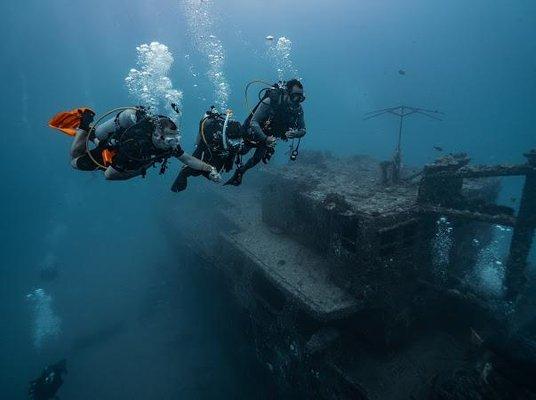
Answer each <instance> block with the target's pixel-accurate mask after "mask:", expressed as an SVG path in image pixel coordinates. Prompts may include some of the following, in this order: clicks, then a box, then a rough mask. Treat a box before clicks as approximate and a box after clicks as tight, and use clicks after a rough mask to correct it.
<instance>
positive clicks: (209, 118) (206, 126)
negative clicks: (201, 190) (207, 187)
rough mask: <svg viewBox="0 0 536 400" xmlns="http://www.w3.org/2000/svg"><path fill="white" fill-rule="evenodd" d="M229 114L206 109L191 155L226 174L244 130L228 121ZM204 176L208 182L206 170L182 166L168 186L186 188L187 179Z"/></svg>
mask: <svg viewBox="0 0 536 400" xmlns="http://www.w3.org/2000/svg"><path fill="white" fill-rule="evenodd" d="M231 115H232V114H231V111H230V110H229V111H227V112H226V113H219V112H218V111H216V109H215V108H214V106H212V107H211V108H210V110H208V111H207V112H206V113H205V115H204V116H203V118H202V119H201V121H200V122H199V132H198V134H197V139H196V142H195V144H196V147H195V150H194V152H193V153H192V155H193V156H194V157H196V158H199V159H200V160H203V161H205V162H208V163H210V165H212V166H214V167H215V168H216V170H217V171H218V172H221V171H225V172H229V171H230V170H231V169H233V162H234V160H235V159H236V157H237V156H238V153H239V152H240V150H241V148H242V144H243V140H242V137H243V131H242V125H241V124H240V122H238V121H236V120H233V119H231ZM199 175H203V176H205V177H206V178H209V179H210V176H209V174H208V173H207V172H205V171H199V170H195V169H193V168H191V167H190V166H188V165H185V166H183V167H182V169H181V171H180V172H179V175H178V176H177V178H176V179H175V182H174V183H173V185H172V186H171V190H172V191H173V192H181V191H183V190H184V189H186V186H187V184H188V177H189V176H199Z"/></svg>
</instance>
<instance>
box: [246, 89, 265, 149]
mask: <svg viewBox="0 0 536 400" xmlns="http://www.w3.org/2000/svg"><path fill="white" fill-rule="evenodd" d="M269 117H270V99H265V100H263V101H262V102H261V104H259V107H257V109H256V110H255V113H254V114H253V116H252V117H251V122H250V124H249V131H250V133H251V135H252V136H253V140H255V141H256V142H260V143H265V142H266V138H267V136H266V135H265V134H264V132H263V130H262V127H261V123H262V122H263V121H266V120H267V119H268V118H269Z"/></svg>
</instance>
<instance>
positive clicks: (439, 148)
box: [434, 146, 443, 151]
mask: <svg viewBox="0 0 536 400" xmlns="http://www.w3.org/2000/svg"><path fill="white" fill-rule="evenodd" d="M434 150H436V151H443V147H439V146H434Z"/></svg>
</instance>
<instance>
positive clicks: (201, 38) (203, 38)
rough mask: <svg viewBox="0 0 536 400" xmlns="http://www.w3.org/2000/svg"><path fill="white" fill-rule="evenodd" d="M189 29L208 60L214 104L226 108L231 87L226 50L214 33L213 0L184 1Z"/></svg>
mask: <svg viewBox="0 0 536 400" xmlns="http://www.w3.org/2000/svg"><path fill="white" fill-rule="evenodd" d="M182 6H183V10H184V14H185V16H186V22H187V24H188V31H189V33H190V36H191V38H192V41H193V44H194V46H195V47H196V49H197V50H198V51H199V52H200V53H201V54H203V55H204V56H205V57H206V58H207V60H208V71H207V75H208V79H209V80H210V82H211V83H212V86H213V88H214V104H215V105H216V106H217V107H218V108H219V109H220V110H225V109H226V108H227V104H228V101H229V95H230V87H229V84H228V82H227V79H226V77H225V74H224V73H223V68H224V65H225V51H224V48H223V44H222V42H221V40H220V39H218V37H217V36H216V35H215V33H214V25H215V24H214V17H213V12H212V10H211V9H212V8H213V6H214V4H213V1H211V0H203V1H199V0H184V1H182Z"/></svg>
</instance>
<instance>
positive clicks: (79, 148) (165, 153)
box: [49, 104, 221, 182]
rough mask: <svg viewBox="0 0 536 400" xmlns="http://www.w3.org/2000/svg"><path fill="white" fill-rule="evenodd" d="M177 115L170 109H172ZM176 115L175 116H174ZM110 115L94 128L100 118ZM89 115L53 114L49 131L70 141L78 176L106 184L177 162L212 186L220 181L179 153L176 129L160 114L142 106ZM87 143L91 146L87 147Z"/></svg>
mask: <svg viewBox="0 0 536 400" xmlns="http://www.w3.org/2000/svg"><path fill="white" fill-rule="evenodd" d="M172 106H173V107H174V109H175V111H177V109H176V106H175V105H174V104H173V105H172ZM177 112H178V111H177ZM113 113H115V114H116V115H115V116H114V117H112V118H109V119H108V120H107V121H105V122H103V123H100V121H102V120H103V119H104V118H105V117H107V116H108V115H111V114H113ZM94 116H95V113H94V112H93V111H92V110H90V109H88V108H81V109H76V110H73V111H68V112H63V113H59V114H57V115H56V116H54V117H53V118H52V120H51V121H50V122H49V126H50V127H52V128H55V129H59V130H60V131H62V132H64V133H66V134H68V135H70V136H74V140H73V144H72V146H71V165H72V167H73V168H75V169H78V170H81V171H95V170H99V169H100V170H103V171H104V176H105V178H106V179H108V180H126V179H130V178H133V177H135V176H142V177H145V175H146V172H147V169H148V168H149V167H151V166H155V165H156V164H160V174H163V173H164V172H165V171H166V169H167V163H168V159H169V158H170V157H175V158H178V159H179V160H180V161H181V162H183V163H184V164H186V165H188V166H189V167H191V168H192V169H195V170H199V171H203V172H205V173H206V174H207V176H208V178H209V179H210V180H212V181H214V182H219V181H220V180H221V177H220V174H219V173H218V171H217V170H216V169H215V168H214V167H213V166H211V165H209V164H207V163H205V162H203V161H201V160H199V159H197V158H195V157H192V156H191V155H189V154H187V153H185V152H184V151H183V150H182V148H181V146H180V144H179V140H180V135H179V133H178V129H177V125H176V124H175V123H174V122H173V121H172V120H171V119H170V118H169V117H166V116H163V115H154V114H153V113H151V112H150V111H149V110H147V109H146V108H144V107H141V106H139V107H123V108H119V109H115V110H112V111H110V112H108V113H106V114H104V116H103V117H101V118H99V120H98V121H97V122H96V123H95V124H92V123H93V119H94ZM89 142H92V144H93V145H94V146H95V147H94V148H93V149H90V148H89Z"/></svg>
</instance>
